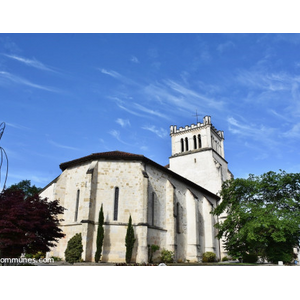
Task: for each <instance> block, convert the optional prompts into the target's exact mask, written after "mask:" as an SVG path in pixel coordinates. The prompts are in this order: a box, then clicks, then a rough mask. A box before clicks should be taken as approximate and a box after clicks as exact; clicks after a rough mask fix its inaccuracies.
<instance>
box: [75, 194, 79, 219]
mask: <svg viewBox="0 0 300 300" xmlns="http://www.w3.org/2000/svg"><path fill="white" fill-rule="evenodd" d="M79 198H80V190H77V196H76V204H75V215H74V222H77V219H78V208H79Z"/></svg>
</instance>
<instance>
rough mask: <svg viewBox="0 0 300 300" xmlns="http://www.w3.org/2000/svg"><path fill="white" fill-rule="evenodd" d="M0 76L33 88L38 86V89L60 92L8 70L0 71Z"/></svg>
mask: <svg viewBox="0 0 300 300" xmlns="http://www.w3.org/2000/svg"><path fill="white" fill-rule="evenodd" d="M0 77H2V78H4V79H7V80H9V81H11V82H14V83H17V84H21V85H26V86H29V87H33V88H36V89H40V90H45V91H48V92H55V93H58V92H60V91H59V90H58V89H55V88H52V87H47V86H42V85H39V84H35V83H33V82H30V81H28V80H27V79H24V78H22V77H18V76H15V75H13V74H11V73H8V72H4V71H0Z"/></svg>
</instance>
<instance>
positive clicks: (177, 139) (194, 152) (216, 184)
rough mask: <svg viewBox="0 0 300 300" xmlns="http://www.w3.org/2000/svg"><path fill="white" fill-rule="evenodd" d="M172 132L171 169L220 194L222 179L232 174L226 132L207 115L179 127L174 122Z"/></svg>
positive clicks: (228, 177) (171, 127)
mask: <svg viewBox="0 0 300 300" xmlns="http://www.w3.org/2000/svg"><path fill="white" fill-rule="evenodd" d="M170 136H171V144H172V155H171V157H170V158H169V162H170V170H172V171H174V172H176V173H178V174H180V175H181V176H183V177H185V178H187V179H189V180H191V181H193V182H195V183H196V184H198V185H200V186H202V187H204V188H205V189H207V190H209V191H211V192H213V193H215V194H217V193H218V192H219V191H220V190H221V186H222V183H223V182H224V181H225V180H227V179H230V178H231V177H232V174H231V173H230V171H229V170H228V163H227V161H226V160H225V155H224V132H223V131H220V130H217V129H216V128H215V127H214V126H213V125H212V123H211V117H210V116H205V117H204V118H203V123H201V122H197V124H196V125H194V124H192V125H191V126H185V127H184V128H183V127H180V128H179V129H177V126H176V125H174V126H170Z"/></svg>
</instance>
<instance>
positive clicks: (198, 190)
mask: <svg viewBox="0 0 300 300" xmlns="http://www.w3.org/2000/svg"><path fill="white" fill-rule="evenodd" d="M170 136H171V145H172V154H171V157H170V158H169V165H167V166H162V165H160V164H158V163H156V162H154V161H152V160H150V159H149V158H147V157H145V156H143V155H140V154H132V153H127V152H121V151H111V152H101V153H93V154H91V155H88V156H85V157H81V158H78V159H75V160H72V161H68V162H64V163H62V164H60V169H61V171H62V173H61V174H60V175H59V176H58V177H57V178H55V179H54V180H53V181H52V182H50V183H49V184H48V185H47V186H46V187H45V188H44V189H43V190H42V191H41V193H40V196H41V197H42V198H45V197H47V198H48V199H49V200H51V201H52V200H59V202H60V205H61V206H63V207H65V208H66V210H65V213H64V215H63V216H62V218H63V219H64V221H63V222H62V223H61V224H60V226H61V228H62V230H63V232H64V233H65V235H66V236H65V237H64V238H62V239H61V240H60V241H59V243H58V245H57V247H54V248H53V249H52V251H51V252H50V256H58V257H60V258H62V259H64V252H65V249H66V247H67V243H68V240H70V238H72V237H73V236H74V235H75V234H76V233H81V235H82V243H83V253H82V259H83V260H84V261H94V256H95V252H96V236H97V228H98V215H99V211H100V208H101V205H103V212H104V243H103V249H102V257H101V261H102V262H125V252H126V248H125V235H126V230H127V225H128V220H129V216H130V215H131V218H132V223H133V227H134V233H135V238H136V241H135V244H134V249H133V255H132V262H136V263H147V262H148V261H149V251H148V249H149V245H158V246H159V251H157V253H156V255H157V256H159V252H160V251H161V250H162V249H167V250H170V251H173V252H174V259H175V261H180V262H186V261H190V262H201V259H202V254H203V253H204V252H206V251H211V252H214V253H215V254H216V256H217V258H221V257H222V255H223V251H224V250H223V247H222V245H221V242H220V241H219V240H218V239H217V238H216V237H215V236H216V234H217V232H216V229H215V228H214V224H215V223H216V222H218V221H219V220H218V219H217V217H215V216H213V215H212V214H211V213H210V212H211V209H212V208H213V207H216V206H217V205H218V203H219V201H221V199H220V197H219V196H218V193H219V191H220V190H221V185H222V183H223V182H224V181H225V180H228V179H230V178H231V177H232V174H231V173H230V171H229V170H228V163H227V161H226V160H225V157H224V133H223V131H220V130H217V129H216V128H215V127H214V126H213V125H212V123H211V117H210V116H205V117H204V118H203V123H201V122H198V123H197V124H196V125H195V124H192V125H191V126H185V127H184V128H183V127H180V128H177V126H170Z"/></svg>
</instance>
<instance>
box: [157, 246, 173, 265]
mask: <svg viewBox="0 0 300 300" xmlns="http://www.w3.org/2000/svg"><path fill="white" fill-rule="evenodd" d="M160 254H161V261H162V262H164V263H171V262H173V260H174V252H173V251H170V250H166V249H162V250H161V253H160Z"/></svg>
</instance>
